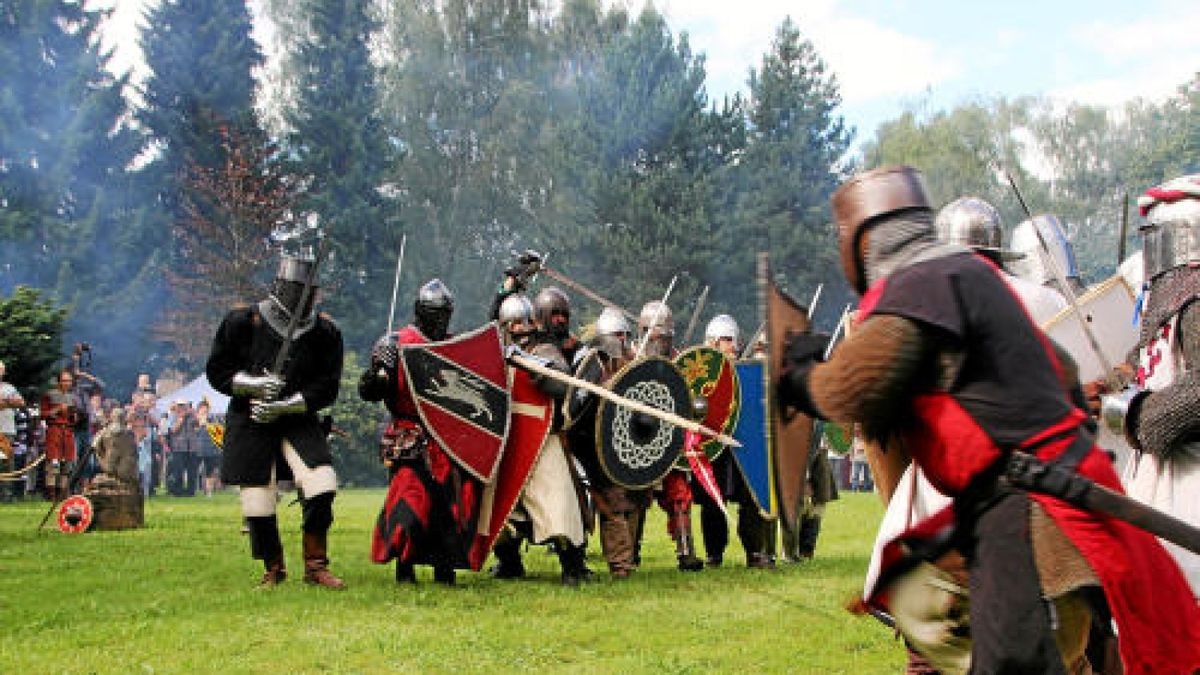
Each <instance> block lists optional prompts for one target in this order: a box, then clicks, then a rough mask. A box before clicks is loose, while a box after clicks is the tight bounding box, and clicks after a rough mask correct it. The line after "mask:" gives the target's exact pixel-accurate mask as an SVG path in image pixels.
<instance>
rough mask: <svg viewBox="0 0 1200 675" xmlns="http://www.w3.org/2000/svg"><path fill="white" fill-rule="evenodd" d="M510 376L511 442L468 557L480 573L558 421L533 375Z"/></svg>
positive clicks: (485, 496)
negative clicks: (553, 424)
mask: <svg viewBox="0 0 1200 675" xmlns="http://www.w3.org/2000/svg"><path fill="white" fill-rule="evenodd" d="M509 374H510V375H511V377H512V386H511V387H510V388H509V391H510V395H511V398H512V408H511V411H512V419H511V421H510V422H509V424H508V440H507V441H506V442H505V444H504V454H503V455H501V457H500V465H499V467H498V468H497V469H496V479H495V480H493V481H492V483H491V485H489V486H488V487H487V489H485V490H484V492H483V498H482V500H481V507H480V512H479V525H478V526H477V527H478V529H477V530H476V533H475V540H474V542H472V544H471V550H470V552H469V553H468V555H467V560H468V562H469V563H470V565H471V569H473V570H475V571H476V572H478V571H479V570H481V569H483V563H484V562H485V561H486V560H487V557H488V553H490V552H491V550H492V545H493V544H495V543H496V537H498V536H499V535H500V532H501V531H502V530H503V529H504V523H505V521H507V520H508V516H509V515H511V514H512V511H513V509H514V508H516V506H517V500H518V499H520V498H521V492H522V491H524V489H525V483H526V482H528V480H529V474H530V473H532V472H533V465H534V464H536V463H537V460H538V457H539V456H540V455H541V452H542V447H543V445H544V444H545V442H546V436H547V435H548V434H549V433H550V426H551V424H552V423H553V421H554V400H553V399H551V398H550V397H549V396H547V395H546V394H544V393H542V391H541V390H540V389H538V388H537V385H535V384H534V383H533V379H532V378H531V377H530V375H529V373H528V372H526V371H524V370H521V369H520V368H510V369H509Z"/></svg>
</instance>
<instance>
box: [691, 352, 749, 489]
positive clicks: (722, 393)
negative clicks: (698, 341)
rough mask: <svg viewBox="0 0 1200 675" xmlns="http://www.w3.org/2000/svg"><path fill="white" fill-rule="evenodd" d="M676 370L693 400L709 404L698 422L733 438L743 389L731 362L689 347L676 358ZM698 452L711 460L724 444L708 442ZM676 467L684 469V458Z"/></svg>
mask: <svg viewBox="0 0 1200 675" xmlns="http://www.w3.org/2000/svg"><path fill="white" fill-rule="evenodd" d="M675 367H676V368H678V369H679V372H680V374H682V375H683V379H684V381H685V382H687V385H688V389H690V390H691V392H692V396H693V398H699V397H704V400H705V401H706V402H707V403H708V410H707V412H706V413H705V415H704V419H702V420H700V423H701V424H703V425H704V426H706V427H708V428H709V429H712V430H713V431H719V432H721V433H723V434H729V435H732V434H733V431H734V429H736V428H737V421H738V413H739V412H740V411H741V409H742V388H741V386H740V385H739V384H738V376H737V368H735V367H734V364H733V360H732V359H730V358H729V357H727V356H725V354H723V353H721V351H720V350H718V349H713V348H712V347H702V346H701V347H692V348H690V349H686V350H684V351H683V352H681V353H680V354H679V356H676V357H675ZM700 449H702V450H703V451H704V454H705V455H708V459H709V460H710V461H711V460H714V459H716V458H717V455H719V454H721V451H722V450H724V449H725V445H724V444H723V443H721V442H720V441H718V440H714V439H709V440H706V441H704V442H703V443H702V444H701V445H700ZM676 466H677V467H678V468H680V469H687V468H688V462H687V459H686V458H684V457H680V458H679V461H678V462H676Z"/></svg>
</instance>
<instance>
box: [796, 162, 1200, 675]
mask: <svg viewBox="0 0 1200 675" xmlns="http://www.w3.org/2000/svg"><path fill="white" fill-rule="evenodd" d="M832 207H833V215H834V219H835V221H836V222H837V224H838V228H839V242H840V249H841V257H842V266H843V269H844V271H845V273H846V277H847V279H848V280H849V281H850V283H851V286H852V287H854V288H855V290H856V291H857V292H858V293H860V294H862V295H863V299H862V301H861V303H860V306H859V318H858V321H859V325H858V326H857V327H856V329H855V330H854V331H853V332H852V333H851V334H850V336H849V337H847V338H846V339H845V340H844V341H843V342H842V343H841V344H840V345H839V346H838V348H837V349H836V350H835V351H834V352H833V354H832V356H831V357H830V358H829V360H828V361H824V362H823V361H822V360H821V359H822V354H823V352H824V349H825V346H826V343H827V341H828V337H827V336H820V335H812V334H801V335H798V336H796V337H795V338H794V339H793V340H792V341H791V342H790V344H789V345H788V348H787V354H788V356H787V364H788V367H787V369H786V370H785V372H784V373H783V374H782V376H781V379H780V382H779V385H778V394H779V397H780V403H781V404H782V405H784V406H791V407H794V408H796V409H797V410H799V411H802V412H804V413H806V414H809V415H812V416H813V417H817V418H821V419H834V420H838V421H842V422H849V421H855V422H860V423H862V424H863V425H864V428H865V432H866V434H867V435H868V436H869V437H872V438H880V437H884V436H885V435H886V434H888V433H894V434H896V435H898V436H899V437H900V438H902V439H903V442H904V447H905V448H906V449H907V450H908V452H909V453H910V454H911V456H912V460H913V462H914V463H915V465H916V466H917V467H918V468H919V469H920V470H921V472H922V474H923V476H924V477H926V478H928V480H929V481H930V482H931V483H932V484H933V486H934V487H935V488H937V489H938V490H939V491H941V492H943V493H944V494H946V495H948V496H949V497H951V498H952V499H953V500H954V504H953V506H952V507H949V508H947V509H944V510H942V511H940V512H939V513H937V514H935V515H934V516H932V517H931V518H929V519H926V520H925V521H922V522H920V523H917V524H915V525H914V527H913V528H912V529H911V530H909V531H908V532H906V533H905V534H904V535H902V536H901V537H900V538H898V539H897V540H896V541H895V542H893V544H892V545H891V546H890V548H889V555H888V556H886V557H885V559H887V560H888V561H889V562H890V563H892V564H890V565H888V566H887V567H885V569H884V570H883V571H882V572H881V573H880V577H879V579H878V580H877V581H876V582H875V583H874V584H873V586H872V588H871V589H870V591H869V592H868V598H867V601H868V603H870V604H872V605H875V606H877V607H880V608H881V609H887V608H888V597H887V596H888V595H889V593H890V592H891V591H892V590H894V589H892V588H891V587H890V586H891V582H892V581H894V580H896V579H897V578H899V576H900V575H901V573H902V571H905V570H910V569H912V565H915V564H919V562H920V561H924V560H938V559H941V558H943V557H945V556H948V555H962V556H963V557H964V558H965V559H966V561H967V565H968V570H969V582H968V583H969V591H970V603H971V623H970V636H971V656H970V667H971V670H972V672H1039V673H1040V672H1076V671H1075V669H1076V668H1079V667H1081V663H1080V662H1081V661H1082V659H1083V647H1084V644H1085V642H1086V638H1087V634H1088V628H1089V623H1090V621H1091V618H1092V617H1093V616H1096V617H1106V616H1111V617H1112V618H1113V619H1115V621H1116V624H1117V627H1118V630H1119V632H1120V639H1121V657H1122V659H1123V661H1124V670H1125V672H1127V673H1135V672H1136V673H1152V672H1154V673H1159V672H1192V671H1193V670H1194V669H1196V668H1197V667H1198V666H1200V623H1198V621H1197V620H1198V619H1200V608H1198V607H1197V605H1196V603H1195V600H1194V599H1193V598H1192V597H1191V594H1190V592H1188V589H1187V585H1186V581H1185V580H1184V578H1183V575H1182V574H1181V573H1180V572H1179V569H1178V567H1177V566H1176V565H1175V564H1174V562H1173V561H1172V560H1171V559H1170V557H1169V556H1168V555H1167V554H1166V551H1165V550H1163V548H1162V546H1161V545H1159V543H1158V541H1157V540H1156V539H1155V538H1154V537H1153V536H1152V535H1151V534H1149V533H1148V532H1146V531H1144V530H1140V529H1138V528H1136V527H1133V526H1132V525H1130V524H1128V523H1125V522H1124V521H1120V520H1117V519H1115V518H1112V517H1108V516H1104V515H1099V514H1095V513H1092V512H1089V511H1084V510H1083V509H1082V508H1080V507H1077V506H1074V505H1072V504H1070V503H1068V502H1067V501H1064V500H1063V498H1066V497H1068V496H1069V495H1068V494H1067V493H1066V492H1065V491H1058V492H1056V496H1051V495H1050V494H1048V493H1047V491H1048V490H1053V489H1054V488H1053V486H1050V485H1047V484H1046V483H1044V482H1040V481H1038V480H1037V477H1038V476H1040V475H1041V474H1038V473H1037V472H1036V469H1037V468H1038V467H1041V468H1043V469H1046V470H1052V471H1054V472H1055V473H1054V475H1055V476H1065V477H1066V479H1067V482H1068V483H1069V482H1071V481H1072V480H1074V478H1073V477H1079V476H1082V477H1086V478H1087V479H1090V480H1091V481H1093V482H1095V483H1096V484H1099V485H1103V486H1104V487H1107V488H1108V489H1110V490H1113V491H1117V492H1119V491H1120V489H1121V488H1120V483H1119V481H1118V479H1117V476H1116V473H1115V471H1114V470H1113V467H1112V464H1111V462H1110V461H1109V459H1108V458H1107V456H1106V455H1104V454H1103V453H1102V452H1101V451H1099V449H1098V448H1096V447H1095V445H1094V443H1093V442H1092V436H1091V433H1090V431H1089V428H1088V425H1087V423H1086V422H1087V417H1086V415H1085V414H1084V413H1083V411H1082V410H1080V409H1079V407H1078V405H1079V404H1081V403H1082V395H1081V394H1080V393H1079V391H1078V390H1079V387H1078V382H1074V381H1072V379H1073V378H1071V377H1070V375H1069V366H1070V364H1068V363H1066V362H1065V361H1063V360H1062V356H1061V355H1060V354H1057V353H1056V351H1055V350H1053V349H1052V348H1051V346H1050V345H1049V344H1048V343H1047V341H1046V340H1044V339H1043V336H1042V335H1041V334H1040V333H1039V332H1038V331H1037V329H1036V327H1035V326H1034V325H1033V323H1032V321H1031V320H1030V319H1029V317H1028V314H1027V313H1026V312H1025V311H1024V309H1023V308H1022V307H1021V304H1020V301H1019V300H1018V299H1017V298H1016V296H1015V295H1014V294H1013V293H1012V291H1010V290H1009V288H1008V286H1007V284H1006V283H1005V282H1004V280H1003V279H1002V278H1001V277H1000V276H999V275H998V273H997V271H996V268H995V266H994V265H993V264H991V263H990V262H989V261H987V260H986V259H984V258H982V257H980V256H977V255H975V254H973V253H972V252H971V251H969V250H967V249H964V248H962V247H958V246H953V245H949V244H944V243H941V242H938V241H937V239H936V237H935V234H934V229H933V214H932V211H931V209H930V205H929V200H928V197H927V196H926V193H925V189H924V183H923V181H922V178H921V176H920V174H919V172H917V171H916V170H915V169H912V168H909V167H889V168H883V169H877V170H874V171H869V172H866V173H864V174H860V175H857V176H855V177H853V178H851V179H850V180H849V181H847V182H846V183H845V184H843V185H842V186H841V187H840V188H839V189H838V190H837V191H836V192H835V193H834V195H833V199H832ZM1069 391H1073V392H1074V395H1072V394H1070V393H1068V392H1069ZM1022 462H1024V464H1022ZM1047 465H1048V466H1047ZM1025 466H1028V467H1032V468H1033V469H1034V470H1035V471H1031V472H1026V471H1025V469H1024V468H1023V467H1025ZM1002 476H1003V479H1002ZM1018 485H1020V486H1028V487H1017V486H1018ZM893 556H894V557H893ZM1132 570H1137V573H1132ZM1098 591H1102V592H1098ZM910 609H911V608H910ZM892 613H893V615H895V614H896V611H893V612H892ZM901 613H903V612H901ZM1098 623H1101V624H1104V625H1106V624H1107V620H1106V619H1104V618H1099V619H1098ZM898 627H899V628H900V630H901V632H902V633H905V635H906V637H908V633H906V632H905V631H906V626H904V625H902V624H898ZM1164 627H1170V628H1169V629H1164Z"/></svg>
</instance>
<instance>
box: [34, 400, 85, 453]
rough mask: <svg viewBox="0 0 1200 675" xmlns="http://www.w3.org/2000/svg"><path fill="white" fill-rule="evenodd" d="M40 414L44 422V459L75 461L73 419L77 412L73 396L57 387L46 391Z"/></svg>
mask: <svg viewBox="0 0 1200 675" xmlns="http://www.w3.org/2000/svg"><path fill="white" fill-rule="evenodd" d="M41 414H42V419H43V420H45V422H46V459H49V460H51V461H60V462H62V461H67V462H73V461H75V459H76V453H75V429H74V421H75V416H76V415H77V414H78V410H77V409H76V408H75V397H74V396H73V395H71V394H64V393H62V392H61V391H58V390H57V389H55V390H52V391H49V392H46V394H45V395H43V396H42V403H41Z"/></svg>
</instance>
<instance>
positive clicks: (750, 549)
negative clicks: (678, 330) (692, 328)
mask: <svg viewBox="0 0 1200 675" xmlns="http://www.w3.org/2000/svg"><path fill="white" fill-rule="evenodd" d="M740 341H741V330H740V329H739V328H738V325H737V321H735V320H734V318H733V317H732V316H729V315H728V314H718V315H717V316H715V317H713V318H712V320H711V321H709V322H708V325H707V326H706V327H705V328H704V344H705V345H706V346H709V347H712V348H713V349H716V350H717V351H719V352H721V353H722V354H724V355H725V356H726V357H728V358H729V359H731V360H737V358H738V353H739V343H740ZM712 468H713V475H714V476H715V478H716V480H717V485H718V487H719V488H720V489H721V496H722V497H724V498H725V499H726V500H727V501H730V502H733V503H735V504H737V505H738V524H737V534H738V539H739V540H740V541H741V542H742V548H743V549H744V550H745V552H746V565H747V566H749V567H754V568H770V567H773V566H774V562H773V560H772V556H771V553H770V545H769V541H768V540H769V539H773V538H774V536H775V527H774V523H772V522H770V521H768V520H767V519H766V518H763V517H762V514H760V513H759V510H758V505H757V504H755V502H754V498H753V497H752V496H751V494H750V488H749V486H748V485H746V481H745V479H743V478H742V474H741V470H740V469H738V467H737V464H736V460H735V459H734V458H733V453H732V451H731V450H728V449H727V450H726V451H725V452H722V453H721V454H720V455H718V456H717V458H716V459H714V460H713V462H712ZM695 498H696V502H697V503H698V504H700V534H701V536H702V537H703V538H704V554H705V564H707V565H708V566H709V567H720V566H721V564H722V563H723V562H724V560H725V547H726V546H727V545H728V544H729V521H728V519H727V518H726V516H725V511H724V510H723V509H722V508H721V507H720V506H718V505H717V504H716V502H714V501H713V499H712V497H711V496H709V494H708V493H707V492H706V491H704V490H696V491H695ZM814 539H815V537H814Z"/></svg>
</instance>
